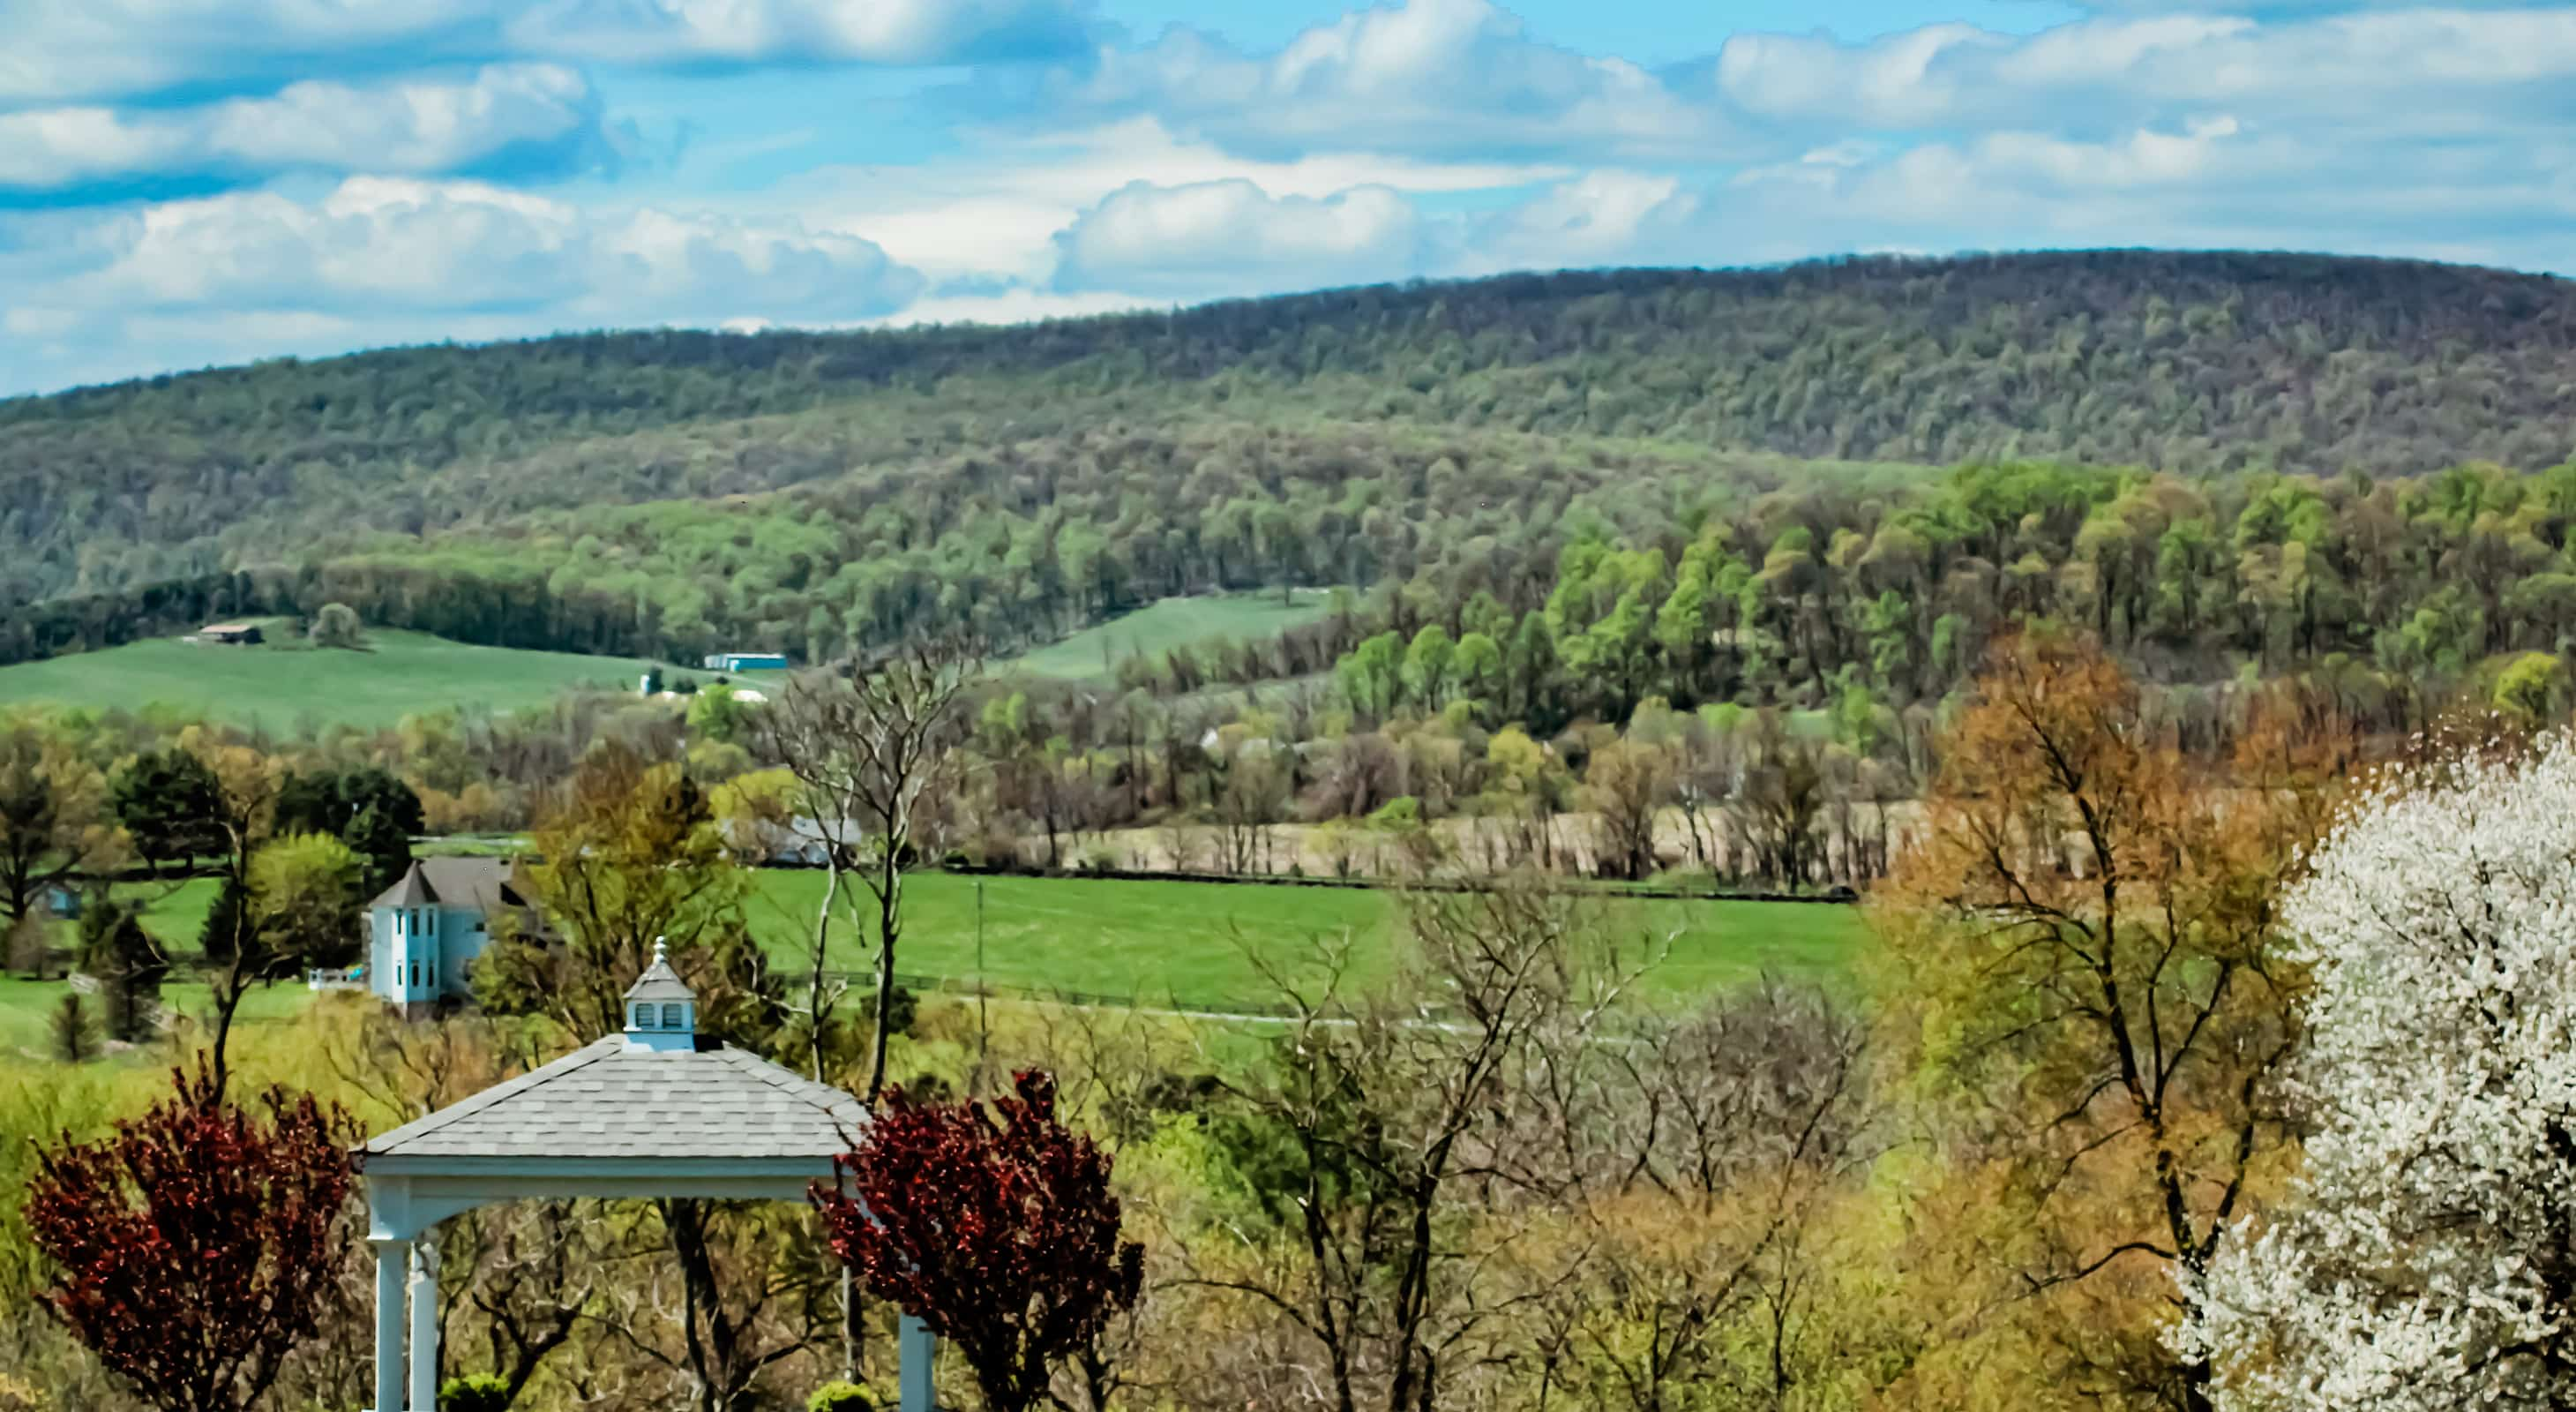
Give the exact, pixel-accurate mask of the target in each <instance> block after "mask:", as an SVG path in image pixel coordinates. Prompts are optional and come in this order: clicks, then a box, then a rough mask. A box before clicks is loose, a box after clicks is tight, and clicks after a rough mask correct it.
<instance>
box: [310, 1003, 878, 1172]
mask: <svg viewBox="0 0 2576 1412" xmlns="http://www.w3.org/2000/svg"><path fill="white" fill-rule="evenodd" d="M700 1043H702V1044H703V1043H705V1041H704V1040H701V1041H700ZM867 1121H868V1115H867V1109H866V1108H865V1107H864V1106H862V1105H861V1104H860V1102H859V1100H858V1099H856V1098H854V1097H852V1096H851V1095H849V1094H847V1093H844V1092H842V1091H841V1090H839V1089H836V1088H833V1087H830V1086H829V1085H826V1084H818V1083H815V1082H814V1081H812V1080H810V1079H806V1078H802V1077H800V1076H798V1075H796V1074H794V1073H791V1072H789V1071H788V1070H786V1069H782V1068H780V1067H779V1066H777V1065H775V1064H772V1063H770V1062H768V1061H767V1060H764V1059H762V1058H760V1057H759V1056H758V1055H756V1054H753V1053H751V1052H750V1051H748V1050H742V1049H735V1048H732V1047H730V1046H726V1047H720V1048H713V1049H698V1050H679V1051H670V1052H657V1051H654V1050H649V1049H636V1048H631V1047H629V1046H628V1044H627V1042H626V1039H625V1037H624V1036H622V1035H610V1036H608V1037H607V1038H605V1039H601V1040H599V1041H597V1042H595V1043H593V1044H590V1045H587V1046H585V1047H583V1048H581V1049H577V1050H574V1051H573V1052H572V1053H570V1054H567V1055H565V1056H564V1057H563V1058H561V1059H558V1060H556V1061H554V1062H553V1063H551V1064H548V1065H546V1066H545V1067H544V1068H541V1069H538V1070H535V1071H534V1072H531V1073H527V1074H522V1075H520V1076H519V1077H518V1078H515V1079H512V1080H510V1081H509V1082H507V1083H503V1084H498V1085H495V1086H493V1087H491V1088H488V1089H485V1090H484V1091H482V1092H481V1093H478V1094H475V1095H474V1096H473V1097H471V1098H468V1099H466V1100H464V1101H463V1102H460V1103H458V1104H456V1105H454V1106H453V1107H449V1108H442V1109H440V1110H439V1111H437V1112H435V1113H432V1114H430V1115H429V1116H428V1117H426V1118H422V1119H420V1120H419V1121H417V1122H413V1123H408V1124H405V1125H404V1126H402V1127H399V1128H396V1129H394V1130H393V1131H392V1132H389V1133H386V1134H384V1135H383V1136H381V1137H377V1138H372V1139H369V1140H368V1142H367V1144H366V1145H365V1146H364V1147H362V1148H360V1149H359V1160H360V1162H361V1163H362V1164H363V1165H367V1166H368V1167H369V1168H370V1170H376V1171H388V1170H397V1171H398V1170H399V1169H400V1168H401V1167H402V1166H403V1163H402V1161H401V1159H403V1158H408V1157H426V1158H451V1157H495V1158H549V1157H638V1158H659V1159H669V1158H698V1159H703V1158H717V1159H726V1158H733V1159H779V1158H811V1159H816V1160H828V1159H829V1158H831V1157H834V1156H836V1155H838V1154H840V1153H843V1152H847V1151H849V1150H850V1149H851V1148H852V1147H853V1146H854V1145H855V1144H856V1143H857V1141H858V1135H859V1133H860V1132H861V1131H862V1130H863V1129H865V1127H866V1126H867Z"/></svg>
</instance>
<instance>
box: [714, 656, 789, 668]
mask: <svg viewBox="0 0 2576 1412" xmlns="http://www.w3.org/2000/svg"><path fill="white" fill-rule="evenodd" d="M706 667H707V670H708V671H710V672H783V671H786V670H787V654H786V653H784V652H713V653H709V654H708V655H707V661H706Z"/></svg>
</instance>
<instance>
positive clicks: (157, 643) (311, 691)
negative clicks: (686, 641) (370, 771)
mask: <svg viewBox="0 0 2576 1412" xmlns="http://www.w3.org/2000/svg"><path fill="white" fill-rule="evenodd" d="M642 673H643V667H642V666H641V665H640V664H638V663H635V662H631V661H628V660H626V659H624V658H619V657H587V656H582V655H579V654H576V653H570V652H527V651H520V650H517V649H514V648H507V647H475V646H472V645H470V644H467V643H462V642H450V641H448V640H447V639H445V638H441V637H432V636H430V635H428V634H427V633H417V632H392V631H384V630H373V631H370V632H369V633H368V634H367V643H366V646H365V647H363V648H360V649H356V650H350V649H337V648H317V647H310V646H307V645H305V644H303V643H300V642H295V641H292V640H289V641H271V642H268V643H263V644H261V645H259V646H256V647H219V646H212V645H202V644H194V643H190V642H187V641H183V640H182V639H179V638H176V637H160V638H153V639H150V640H147V641H143V642H129V643H127V644H125V645H124V646H122V647H111V648H108V649H106V650H105V651H101V652H82V653H75V654H73V655H71V656H68V657H54V658H49V659H47V660H45V661H41V662H21V663H17V664H15V665H12V666H7V667H0V706H9V705H21V704H34V703H38V702H48V703H53V704H58V705H64V706H73V707H85V708H89V709H94V710H95V709H104V708H107V707H122V708H125V709H127V710H137V711H139V710H143V709H146V708H149V707H155V706H158V707H164V708H168V709H169V710H171V711H173V712H174V713H176V714H178V715H180V716H201V717H205V718H207V719H210V720H219V721H229V722H233V723H235V724H239V725H245V726H263V727H266V728H268V729H271V730H296V729H299V728H303V727H311V726H325V725H342V724H346V725H354V726H387V725H391V724H393V723H394V722H395V721H398V720H400V719H402V717H403V716H405V715H407V714H410V713H412V712H415V711H423V710H429V709H434V708H437V707H442V706H489V707H491V708H493V709H495V710H514V709H517V708H519V707H524V706H537V705H542V704H544V703H545V702H547V701H550V700H552V699H554V698H555V697H556V696H557V695H559V694H560V693H562V692H563V691H564V690H566V689H567V688H570V687H575V686H584V685H591V686H598V685H614V686H622V687H626V688H628V689H630V690H631V689H632V688H633V687H634V685H635V679H636V678H637V677H638V676H640V675H642Z"/></svg>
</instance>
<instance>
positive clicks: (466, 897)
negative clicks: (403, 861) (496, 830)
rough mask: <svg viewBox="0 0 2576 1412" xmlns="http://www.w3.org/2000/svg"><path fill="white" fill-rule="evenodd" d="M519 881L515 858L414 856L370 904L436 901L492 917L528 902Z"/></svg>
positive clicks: (386, 905)
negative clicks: (393, 881) (399, 874)
mask: <svg viewBox="0 0 2576 1412" xmlns="http://www.w3.org/2000/svg"><path fill="white" fill-rule="evenodd" d="M518 881H519V861H518V860H517V859H515V858H414V859H413V860H412V862H411V867H410V868H409V869H408V870H406V871H405V872H404V873H403V875H402V878H401V879H400V880H399V881H397V882H396V883H395V884H394V885H393V886H392V887H389V888H386V889H385V890H384V891H383V892H381V893H379V894H377V896H376V900H375V901H373V902H370V903H368V904H367V906H368V907H369V908H370V909H373V908H377V907H422V906H427V905H429V904H431V903H436V904H438V905H439V906H442V907H456V908H468V909H471V910H473V911H477V912H481V913H483V914H484V915H486V916H489V915H491V914H492V913H494V912H498V911H501V910H502V909H504V908H508V907H525V906H527V905H528V902H527V899H526V897H525V896H523V895H522V894H521V892H520V890H519V887H518ZM424 890H426V894H427V895H426V896H424V895H423V891H424Z"/></svg>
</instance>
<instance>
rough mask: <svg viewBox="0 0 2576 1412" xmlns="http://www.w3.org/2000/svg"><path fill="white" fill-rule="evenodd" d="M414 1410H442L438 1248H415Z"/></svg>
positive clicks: (424, 1244) (425, 1240)
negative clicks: (439, 1387) (439, 1399)
mask: <svg viewBox="0 0 2576 1412" xmlns="http://www.w3.org/2000/svg"><path fill="white" fill-rule="evenodd" d="M409 1405H410V1408H411V1412H438V1247H437V1246H436V1245H435V1244H433V1243H432V1242H431V1240H430V1238H429V1237H428V1236H427V1235H423V1236H422V1237H421V1238H420V1239H419V1240H418V1241H416V1242H414V1243H413V1245H412V1247H411V1402H410V1404H409Z"/></svg>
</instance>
